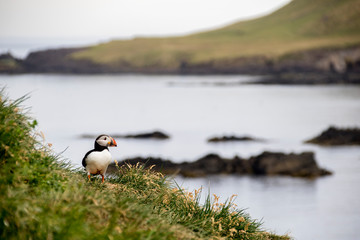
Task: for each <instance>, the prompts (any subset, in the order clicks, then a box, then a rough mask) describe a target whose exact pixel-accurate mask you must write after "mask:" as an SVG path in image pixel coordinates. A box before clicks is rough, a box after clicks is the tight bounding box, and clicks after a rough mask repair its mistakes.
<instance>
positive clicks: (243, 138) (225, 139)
mask: <svg viewBox="0 0 360 240" xmlns="http://www.w3.org/2000/svg"><path fill="white" fill-rule="evenodd" d="M207 141H208V142H231V141H260V140H259V139H257V138H253V137H250V136H241V137H238V136H222V137H213V138H209V139H208V140H207Z"/></svg>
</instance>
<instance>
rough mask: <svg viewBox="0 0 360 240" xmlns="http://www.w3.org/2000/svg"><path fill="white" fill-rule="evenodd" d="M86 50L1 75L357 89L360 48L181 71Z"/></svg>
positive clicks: (5, 66) (12, 65)
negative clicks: (184, 78) (243, 79)
mask: <svg viewBox="0 0 360 240" xmlns="http://www.w3.org/2000/svg"><path fill="white" fill-rule="evenodd" d="M84 49H85V48H63V49H50V50H44V51H37V52H32V53H30V54H29V56H28V57H27V58H26V59H24V60H21V59H16V58H14V57H13V56H11V54H3V55H0V73H10V74H19V73H66V74H104V73H110V74H112V73H113V74H121V73H126V74H127V73H142V74H248V75H262V76H266V77H265V78H263V79H262V80H260V81H256V82H249V83H251V84H254V83H255V84H359V83H360V46H352V47H346V48H334V49H331V48H328V49H315V50H306V51H302V52H295V53H291V54H286V55H284V56H281V57H278V58H269V57H266V56H253V57H241V58H236V59H217V60H212V61H208V62H202V63H198V64H192V63H189V62H186V61H182V62H179V63H178V66H177V67H173V68H168V67H165V66H161V65H156V64H150V65H149V66H143V67H139V66H132V65H131V64H130V63H123V62H121V61H120V62H116V63H115V62H114V63H112V64H99V63H96V62H92V61H90V60H83V59H82V60H79V59H75V58H72V57H71V55H72V54H73V53H76V52H78V51H81V50H84Z"/></svg>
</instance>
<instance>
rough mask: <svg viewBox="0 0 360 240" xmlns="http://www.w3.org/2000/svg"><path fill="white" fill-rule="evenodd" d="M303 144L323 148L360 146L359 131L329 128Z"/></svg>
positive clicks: (357, 129)
mask: <svg viewBox="0 0 360 240" xmlns="http://www.w3.org/2000/svg"><path fill="white" fill-rule="evenodd" d="M305 143H312V144H318V145H323V146H338V145H360V129H359V128H336V127H333V126H331V127H329V128H328V129H326V130H324V131H323V132H322V133H321V134H319V135H318V136H316V137H314V138H312V139H309V140H306V141H305Z"/></svg>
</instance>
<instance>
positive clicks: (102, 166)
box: [86, 149, 111, 174]
mask: <svg viewBox="0 0 360 240" xmlns="http://www.w3.org/2000/svg"><path fill="white" fill-rule="evenodd" d="M110 162H111V154H110V152H109V150H107V149H105V150H103V151H101V152H98V151H94V152H92V153H90V154H89V155H88V156H87V157H86V171H88V172H90V173H92V174H96V173H100V174H105V172H106V170H107V168H108V166H109V164H110Z"/></svg>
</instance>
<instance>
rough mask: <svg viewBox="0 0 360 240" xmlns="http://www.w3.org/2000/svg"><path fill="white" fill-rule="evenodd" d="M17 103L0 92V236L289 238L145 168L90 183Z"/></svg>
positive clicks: (125, 170) (127, 169) (230, 205)
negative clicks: (44, 140) (55, 151)
mask: <svg viewBox="0 0 360 240" xmlns="http://www.w3.org/2000/svg"><path fill="white" fill-rule="evenodd" d="M23 100H24V98H22V99H19V100H16V101H10V100H9V99H8V98H7V97H5V96H4V92H3V91H2V92H1V94H0V155H1V159H0V238H1V239H224V238H226V239H289V237H288V236H277V235H275V234H272V233H268V232H265V231H263V230H262V229H261V227H260V225H261V224H260V223H259V222H258V221H255V220H252V219H251V218H250V216H249V215H247V214H246V213H245V212H244V211H242V210H237V209H236V208H235V206H234V204H233V202H232V199H229V200H228V201H227V202H225V203H224V204H223V203H219V202H218V197H217V196H214V197H212V198H210V197H208V198H207V199H206V201H205V204H203V205H201V204H199V191H195V192H194V193H188V192H186V191H184V190H181V189H179V188H178V187H174V186H173V185H174V184H173V183H171V181H170V180H168V179H167V178H165V177H164V176H162V175H161V174H160V173H156V172H153V171H152V170H151V169H144V168H142V167H140V166H137V167H131V166H125V167H122V168H120V169H119V172H118V173H117V174H116V176H115V177H114V178H111V179H108V180H107V182H106V183H105V184H101V183H100V180H99V179H94V180H93V181H91V182H88V181H87V179H86V176H85V175H84V173H83V172H82V171H80V170H79V171H77V170H71V169H70V168H69V166H68V164H66V163H65V162H64V161H61V160H60V159H61V156H56V155H54V154H53V153H52V151H51V149H50V146H49V145H45V144H44V143H41V141H40V140H39V139H41V135H42V134H36V133H35V130H34V128H35V126H36V121H35V120H32V119H30V118H29V117H28V116H27V115H26V113H24V111H23V110H22V107H21V104H22V101H23Z"/></svg>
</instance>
